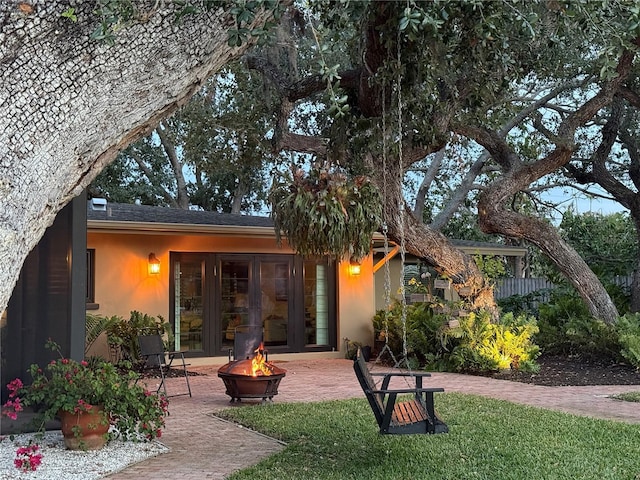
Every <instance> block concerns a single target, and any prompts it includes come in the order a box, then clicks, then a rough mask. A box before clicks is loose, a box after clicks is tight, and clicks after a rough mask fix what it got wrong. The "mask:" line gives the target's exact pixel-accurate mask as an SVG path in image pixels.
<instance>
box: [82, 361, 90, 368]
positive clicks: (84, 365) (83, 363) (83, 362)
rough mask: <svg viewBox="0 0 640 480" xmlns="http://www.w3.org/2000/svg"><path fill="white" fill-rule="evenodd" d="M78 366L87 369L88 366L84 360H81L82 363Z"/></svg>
mask: <svg viewBox="0 0 640 480" xmlns="http://www.w3.org/2000/svg"><path fill="white" fill-rule="evenodd" d="M80 365H82V366H83V367H88V366H89V364H88V363H87V361H86V360H82V361H81V362H80Z"/></svg>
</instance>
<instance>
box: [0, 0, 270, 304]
mask: <svg viewBox="0 0 640 480" xmlns="http://www.w3.org/2000/svg"><path fill="white" fill-rule="evenodd" d="M149 3H150V4H152V2H149ZM160 3H161V4H162V5H163V7H161V9H160V10H156V11H149V12H139V13H140V15H141V17H144V21H136V22H134V23H133V24H132V25H131V26H126V27H123V28H122V29H120V30H119V31H118V34H117V37H116V38H115V43H114V44H113V45H108V44H107V43H104V42H99V41H95V40H91V39H90V38H89V36H90V34H91V32H92V31H93V30H94V29H95V28H96V27H97V26H98V19H97V17H96V16H95V15H94V14H93V13H92V12H93V10H94V9H95V8H96V5H95V3H94V2H76V12H75V13H76V15H77V21H75V22H74V21H71V20H70V19H67V18H64V17H62V16H61V14H62V13H63V12H65V11H66V10H67V8H68V7H69V2H66V1H62V0H47V1H44V0H39V1H31V2H23V1H18V0H9V1H4V2H0V65H1V67H0V118H1V119H2V122H3V125H2V127H1V128H0V264H1V265H2V273H1V275H2V276H1V277H0V312H1V311H3V310H4V309H5V308H6V305H7V302H8V300H9V297H10V295H11V292H12V290H13V287H14V285H15V283H16V280H17V278H18V275H19V273H20V268H21V266H22V263H23V262H24V259H25V258H26V256H27V254H28V253H29V251H30V250H31V249H32V248H33V246H34V245H36V243H37V242H38V241H39V240H40V238H41V237H42V235H43V233H44V230H45V229H46V228H47V226H49V225H50V224H51V223H52V222H53V220H54V218H55V216H56V214H57V213H58V211H59V210H60V209H61V208H62V207H63V206H64V205H65V204H66V203H67V202H69V200H71V199H72V198H73V197H75V196H77V195H78V194H79V193H80V192H82V190H83V189H84V188H85V187H86V186H87V185H88V184H89V183H90V182H91V180H93V178H94V177H95V176H96V175H97V174H98V173H99V172H100V170H101V169H102V168H104V166H106V165H107V164H108V163H109V162H111V161H112V160H113V159H114V158H115V156H116V155H117V153H118V152H119V151H120V150H121V149H123V148H124V147H126V146H127V145H128V144H129V143H131V142H132V141H134V140H136V139H138V138H139V137H141V136H143V135H145V134H147V133H149V132H150V131H151V130H152V129H153V128H154V127H155V126H156V125H157V124H158V122H159V121H160V120H161V119H162V118H164V117H166V116H168V115H169V114H171V113H172V112H173V111H174V110H175V109H176V108H178V107H179V106H181V105H183V104H184V103H185V102H186V101H187V100H188V98H189V97H190V96H191V95H192V94H193V93H194V92H196V91H197V90H198V89H199V88H200V87H201V85H202V84H203V82H204V81H205V80H206V79H207V78H208V77H209V76H211V75H212V74H213V73H214V72H216V71H217V70H218V69H219V68H220V67H221V66H222V65H224V64H225V63H227V62H228V61H229V60H230V59H232V58H235V57H238V56H239V55H240V54H241V53H242V52H243V51H244V50H245V49H246V47H247V45H243V46H242V47H238V48H232V47H229V46H228V45H227V33H226V32H227V29H228V28H229V27H230V25H232V23H230V22H229V20H230V19H229V18H228V16H227V15H226V14H225V13H224V12H222V11H221V10H217V11H210V12H203V13H200V14H197V15H188V16H186V17H183V18H182V19H181V21H180V22H179V23H178V22H176V16H175V13H176V12H175V8H176V7H174V6H173V2H160ZM267 16H268V14H267V13H262V14H259V15H258V16H257V18H256V21H255V23H256V24H262V23H264V21H265V20H266V17H267Z"/></svg>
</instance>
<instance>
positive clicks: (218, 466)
mask: <svg viewBox="0 0 640 480" xmlns="http://www.w3.org/2000/svg"><path fill="white" fill-rule="evenodd" d="M274 363H276V364H277V365H278V366H279V367H282V368H285V369H286V370H287V376H286V377H285V378H284V379H283V380H282V383H281V385H280V388H279V394H278V395H277V396H276V397H274V401H275V402H277V403H284V402H314V401H322V400H334V399H345V398H353V397H358V398H360V397H362V398H364V395H363V394H362V390H361V389H360V387H359V385H358V383H357V380H356V378H355V375H354V373H353V366H352V362H351V361H349V360H320V361H317V360H316V361H290V362H278V361H277V360H275V361H274ZM217 369H218V366H213V367H193V368H192V369H191V370H193V371H196V372H198V373H204V374H206V375H199V376H192V377H189V378H190V381H191V390H192V392H193V397H192V398H189V397H188V396H181V397H174V398H171V399H170V406H169V410H170V412H171V415H169V417H167V428H166V430H165V432H164V434H163V436H162V443H164V444H165V445H166V446H168V447H169V448H170V449H171V452H169V453H167V454H164V455H161V456H158V457H156V458H152V459H150V460H146V461H144V462H141V463H139V464H137V465H133V466H131V467H129V468H127V469H125V470H123V471H122V472H119V473H116V474H113V475H110V476H109V477H108V478H109V479H110V480H128V479H130V478H135V479H136V480H147V479H149V480H151V479H154V480H156V479H158V478H164V477H166V476H167V474H168V473H170V474H171V475H170V476H171V477H172V478H180V479H181V480H196V479H222V478H225V477H226V476H227V475H229V474H230V473H232V472H234V471H236V470H238V469H242V468H245V467H247V466H250V465H253V464H255V463H258V462H259V461H260V460H262V458H264V457H266V456H269V455H271V454H272V453H275V452H277V451H279V450H281V449H282V448H284V447H283V445H282V444H281V443H279V442H277V441H275V440H274V439H271V438H268V437H265V436H262V435H259V434H257V433H255V432H252V431H249V430H246V429H243V428H241V427H238V426H236V425H234V424H231V423H228V422H225V421H222V420H220V419H218V418H216V417H213V416H211V413H213V412H215V411H217V410H221V409H223V408H228V407H229V406H230V403H229V397H228V396H227V395H225V393H224V391H225V389H224V385H223V384H222V381H221V380H220V379H219V378H218V376H217ZM375 370H382V368H377V367H376V368H375ZM430 383H433V384H434V385H437V386H439V387H444V388H445V391H447V392H462V393H472V394H477V395H484V396H488V397H493V398H499V399H503V400H509V401H512V402H516V403H522V404H527V405H534V406H539V407H545V408H550V409H555V410H561V411H563V412H568V413H573V414H577V415H586V416H593V417H599V418H606V419H612V420H619V421H625V422H630V423H640V408H638V404H637V403H632V402H618V401H615V400H611V399H609V398H606V396H607V395H611V394H613V393H621V392H628V391H638V390H640V386H638V385H635V386H634V385H620V386H618V385H614V386H593V387H542V386H536V385H528V384H523V383H516V382H509V381H504V380H494V379H490V378H484V377H475V376H468V375H459V374H454V373H433V374H432V380H430ZM183 385H184V379H180V378H178V379H170V380H169V384H168V388H169V389H170V392H171V391H173V392H175V391H176V390H179V389H180V388H182V387H183ZM372 421H373V417H372Z"/></svg>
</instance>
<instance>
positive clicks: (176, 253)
mask: <svg viewBox="0 0 640 480" xmlns="http://www.w3.org/2000/svg"><path fill="white" fill-rule="evenodd" d="M372 265H373V264H372V258H371V257H370V258H368V259H365V260H364V261H363V262H362V265H361V267H360V273H359V274H358V275H353V274H352V273H351V269H350V265H349V262H331V261H329V260H328V259H327V258H313V259H305V258H302V257H301V256H299V255H296V254H295V253H294V252H293V251H292V250H291V249H290V248H289V247H287V246H286V245H283V246H278V244H277V242H276V238H275V232H274V229H273V224H272V222H271V219H269V218H266V217H255V216H246V215H231V214H220V213H215V212H204V211H193V210H188V211H185V210H177V209H170V208H162V207H152V206H146V205H126V204H113V203H108V204H107V203H106V202H104V201H101V200H99V199H98V200H96V199H93V200H90V201H89V202H88V209H87V272H88V277H87V284H88V288H87V291H88V299H87V308H88V309H89V311H91V312H92V313H97V314H101V315H108V316H111V315H120V316H123V317H125V318H128V317H129V313H130V311H132V310H137V311H140V312H142V313H146V314H149V315H153V316H157V315H160V316H162V317H163V318H164V319H165V320H166V321H168V322H169V323H170V325H171V326H172V330H173V333H174V342H175V345H172V347H173V348H175V349H176V350H181V351H184V352H186V353H185V355H187V356H189V357H192V358H191V359H190V362H191V363H192V364H196V365H197V364H204V363H219V362H221V361H222V360H224V359H226V358H227V355H228V352H229V349H230V348H232V347H233V342H234V338H235V331H236V329H237V328H243V326H257V327H258V328H259V329H260V330H261V331H262V336H263V339H264V342H265V346H266V348H267V349H268V350H269V353H270V355H276V354H277V355H278V358H281V359H287V358H292V357H295V356H299V355H301V354H304V355H305V356H306V357H309V356H319V357H323V358H327V357H340V358H342V357H344V338H349V339H350V340H355V341H359V342H362V343H366V344H371V343H372V337H373V327H372V323H371V319H372V317H373V315H374V313H375V310H374V308H375V301H374V292H375V288H374V278H373V275H372Z"/></svg>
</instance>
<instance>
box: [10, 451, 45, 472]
mask: <svg viewBox="0 0 640 480" xmlns="http://www.w3.org/2000/svg"><path fill="white" fill-rule="evenodd" d="M39 449H40V447H38V445H29V446H28V447H20V448H18V449H17V450H16V459H15V460H14V461H13V464H14V465H15V467H16V468H17V469H19V470H22V471H23V472H29V471H32V472H33V471H35V470H36V468H38V467H39V466H40V464H41V463H42V454H41V453H38V450H39Z"/></svg>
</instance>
